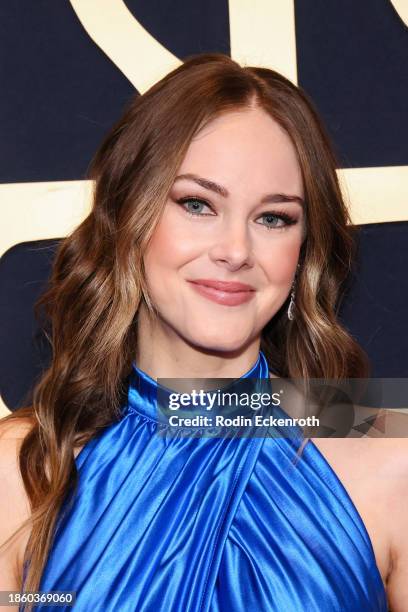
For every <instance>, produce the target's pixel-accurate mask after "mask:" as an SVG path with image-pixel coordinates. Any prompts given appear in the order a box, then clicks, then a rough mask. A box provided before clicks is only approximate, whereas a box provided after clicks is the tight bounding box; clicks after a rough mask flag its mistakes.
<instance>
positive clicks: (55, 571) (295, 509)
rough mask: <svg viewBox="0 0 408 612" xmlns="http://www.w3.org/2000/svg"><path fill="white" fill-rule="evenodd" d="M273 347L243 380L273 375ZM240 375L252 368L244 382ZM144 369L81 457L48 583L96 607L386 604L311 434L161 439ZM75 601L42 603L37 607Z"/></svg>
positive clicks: (380, 607) (178, 610) (160, 609)
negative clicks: (269, 357)
mask: <svg viewBox="0 0 408 612" xmlns="http://www.w3.org/2000/svg"><path fill="white" fill-rule="evenodd" d="M268 376H269V373H268V365H267V361H266V358H265V356H264V354H263V353H262V352H260V353H259V356H258V360H257V362H256V363H255V364H254V366H253V367H252V368H251V369H250V370H249V371H248V372H247V373H246V374H245V375H244V377H253V378H255V377H256V378H268ZM237 380H240V379H237ZM156 393H157V382H156V381H155V380H153V379H152V378H150V377H149V376H148V375H147V374H146V373H144V372H143V371H141V370H139V369H138V368H137V367H136V366H134V368H133V373H132V375H131V379H130V386H129V394H128V401H127V405H126V406H124V411H123V417H122V418H121V419H120V420H119V421H118V422H117V423H114V424H112V425H111V426H109V427H108V428H106V429H105V430H103V432H102V434H99V435H98V436H97V437H95V438H93V439H92V440H91V441H90V442H88V443H87V444H86V445H85V446H84V448H83V449H82V450H81V452H80V453H79V455H78V457H77V458H76V464H77V467H78V471H79V488H78V492H77V494H76V496H75V498H73V500H72V499H71V502H73V503H71V504H70V505H68V504H67V505H66V507H65V509H64V508H63V511H61V514H60V517H59V522H58V524H57V529H56V534H55V539H54V543H53V546H52V549H51V552H50V555H49V557H48V561H47V564H46V567H45V570H44V573H43V577H42V581H41V584H40V590H41V591H75V592H76V603H75V604H74V607H73V610H74V611H77V612H90V611H91V610H95V611H98V612H99V611H101V612H102V611H103V612H264V611H265V612H266V611H271V612H275V611H284V612H292V611H293V612H385V611H386V610H387V602H386V594H385V590H384V586H383V583H382V580H381V576H380V573H379V570H378V567H377V565H376V561H375V557H374V551H373V547H372V544H371V541H370V538H369V535H368V533H367V530H366V528H365V526H364V524H363V522H362V519H361V517H360V515H359V513H358V511H357V509H356V507H355V506H354V504H353V502H352V501H351V499H350V497H349V495H348V494H347V492H346V490H345V488H344V487H343V485H342V484H341V482H340V480H339V479H338V477H337V476H336V474H335V473H334V471H333V470H332V468H331V467H330V465H329V464H328V462H327V461H326V459H325V458H324V456H323V455H322V454H321V453H320V451H319V450H318V448H317V447H316V446H315V444H314V443H313V442H312V441H309V442H308V443H307V444H306V446H305V448H304V451H303V454H302V456H301V459H300V460H299V461H298V462H296V461H295V456H296V451H297V449H298V444H299V441H298V440H296V439H293V438H292V439H289V438H282V437H252V438H248V437H243V438H239V439H237V438H235V439H234V438H232V439H231V438H222V437H217V438H216V437H213V438H211V437H206V438H203V437H201V438H197V437H196V438H194V437H177V436H174V435H173V436H172V437H168V438H166V436H163V437H160V436H158V435H157V434H156V428H157V427H158V426H160V423H159V422H158V421H160V416H158V414H159V413H158V411H157V409H156V408H157V406H156V405H155V400H156V397H157V395H156ZM54 608H55V610H56V611H57V610H58V611H61V610H69V609H72V608H69V607H68V606H58V607H56V606H42V605H41V604H39V605H37V606H35V608H34V609H35V610H41V611H43V612H49V611H50V610H53V609H54Z"/></svg>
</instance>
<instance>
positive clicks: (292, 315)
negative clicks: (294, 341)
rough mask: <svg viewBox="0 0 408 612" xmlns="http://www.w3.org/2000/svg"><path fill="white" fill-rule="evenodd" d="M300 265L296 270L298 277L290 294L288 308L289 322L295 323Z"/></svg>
mask: <svg viewBox="0 0 408 612" xmlns="http://www.w3.org/2000/svg"><path fill="white" fill-rule="evenodd" d="M299 269H300V263H298V265H297V268H296V275H295V278H294V280H293V283H292V290H291V292H290V302H289V306H288V319H289V321H293V319H294V318H295V296H296V278H297V275H298V273H299Z"/></svg>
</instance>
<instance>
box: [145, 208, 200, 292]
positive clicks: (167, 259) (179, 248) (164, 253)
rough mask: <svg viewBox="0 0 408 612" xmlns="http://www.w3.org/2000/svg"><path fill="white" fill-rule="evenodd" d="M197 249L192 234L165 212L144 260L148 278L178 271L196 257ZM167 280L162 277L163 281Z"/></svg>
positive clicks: (173, 216) (172, 215)
mask: <svg viewBox="0 0 408 612" xmlns="http://www.w3.org/2000/svg"><path fill="white" fill-rule="evenodd" d="M197 249H198V245H197V240H196V239H195V237H194V235H193V234H192V232H191V231H190V232H186V231H185V230H184V229H183V225H182V224H181V223H180V222H177V218H175V215H174V214H171V213H168V212H166V211H165V213H164V214H163V217H162V218H161V220H160V222H159V223H158V225H157V227H156V229H155V231H154V233H153V235H152V238H151V240H150V242H149V245H148V247H147V249H146V252H145V255H144V258H143V259H144V265H145V270H146V274H147V277H148V278H154V277H155V275H156V274H158V273H160V274H163V270H164V269H165V270H167V271H171V270H174V271H176V270H177V269H178V268H179V267H181V266H182V265H184V264H185V263H186V262H188V261H189V260H191V259H193V258H194V257H195V256H196V253H197ZM165 278H166V277H165V276H161V280H162V281H165Z"/></svg>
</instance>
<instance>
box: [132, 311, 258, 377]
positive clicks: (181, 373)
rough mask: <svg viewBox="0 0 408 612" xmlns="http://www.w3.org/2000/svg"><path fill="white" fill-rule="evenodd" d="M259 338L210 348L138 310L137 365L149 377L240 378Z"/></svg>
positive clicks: (254, 354) (252, 359) (250, 363)
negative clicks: (229, 348) (227, 348)
mask: <svg viewBox="0 0 408 612" xmlns="http://www.w3.org/2000/svg"><path fill="white" fill-rule="evenodd" d="M259 348H260V338H256V339H255V340H254V341H252V342H251V343H250V344H248V345H247V346H245V347H243V348H240V349H239V350H234V351H222V350H220V349H216V350H209V349H206V348H202V347H199V346H196V345H193V344H191V343H189V342H188V341H186V340H185V339H184V338H182V337H180V336H179V335H178V334H177V333H176V332H175V331H174V329H172V328H171V327H170V326H168V325H167V324H166V323H165V322H164V321H162V320H161V319H157V320H156V321H154V322H152V321H150V319H149V317H148V315H147V312H146V308H145V306H144V305H141V307H140V309H139V314H138V331H137V352H136V359H135V362H136V365H137V367H138V368H139V369H140V370H142V371H143V372H146V374H148V375H149V376H150V377H151V378H154V379H157V378H197V377H199V378H239V377H241V376H242V375H243V374H245V373H246V372H248V370H250V368H251V367H252V366H253V365H254V363H255V362H256V360H257V358H258V354H259Z"/></svg>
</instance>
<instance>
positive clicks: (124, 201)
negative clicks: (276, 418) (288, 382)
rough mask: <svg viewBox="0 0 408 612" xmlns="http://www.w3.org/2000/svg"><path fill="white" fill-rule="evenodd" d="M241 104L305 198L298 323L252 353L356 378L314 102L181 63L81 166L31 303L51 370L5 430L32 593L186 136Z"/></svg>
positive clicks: (331, 168)
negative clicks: (11, 447)
mask: <svg viewBox="0 0 408 612" xmlns="http://www.w3.org/2000/svg"><path fill="white" fill-rule="evenodd" d="M253 105H257V106H258V107H260V108H261V109H263V110H264V111H266V112H267V113H268V114H269V115H270V116H271V117H272V118H273V119H274V120H275V121H276V122H277V123H278V124H279V125H280V126H281V127H282V128H283V129H284V130H286V132H287V134H288V135H289V137H290V138H291V140H292V142H293V144H294V147H295V149H296V152H297V156H298V160H299V164H300V167H301V171H302V176H303V183H304V191H305V200H306V238H305V240H304V242H303V244H302V248H301V253H300V264H301V267H300V272H299V274H298V276H297V287H296V311H295V312H296V316H295V319H294V320H292V321H290V320H288V318H287V315H286V309H287V303H286V304H284V305H283V307H282V308H281V309H280V310H279V312H278V313H276V315H275V316H274V317H273V318H272V320H271V321H270V322H269V323H268V325H267V326H266V327H265V329H264V330H263V333H262V339H261V349H262V350H263V351H264V353H265V355H266V357H267V359H268V362H269V365H270V368H271V369H273V370H274V371H275V372H278V373H279V375H280V376H282V377H291V378H305V379H309V378H336V379H339V378H346V377H350V378H352V377H365V376H366V375H367V373H368V371H367V364H368V361H367V358H366V356H365V354H364V352H363V351H362V349H361V348H360V347H359V346H358V344H357V343H356V341H355V340H354V339H353V338H352V337H351V336H350V335H349V333H347V331H346V330H345V329H344V328H343V327H342V325H341V324H340V323H339V321H338V319H337V309H338V304H339V295H340V294H339V291H340V289H341V288H342V287H343V282H344V281H345V279H346V278H347V276H348V274H349V271H350V268H351V265H352V261H353V257H354V237H353V231H354V230H353V227H352V226H351V223H350V219H349V215H348V211H347V208H346V206H345V203H344V201H343V199H342V195H341V191H340V188H339V183H338V179H337V175H336V166H337V162H336V159H335V156H334V154H333V150H332V147H331V145H330V142H329V138H328V136H327V134H326V132H325V129H324V127H323V125H322V123H321V120H320V119H319V117H318V114H317V113H316V110H315V109H314V107H313V104H312V103H311V101H310V100H309V98H308V96H307V95H306V94H305V92H304V91H302V89H301V88H298V87H296V86H295V85H293V84H292V83H291V82H290V81H289V80H287V79H286V78H285V77H283V76H281V75H280V74H278V73H277V72H274V71H273V70H269V69H266V68H257V67H241V66H240V65H239V64H237V63H236V62H235V61H233V60H232V59H230V58H229V57H227V56H224V55H221V54H203V55H196V56H192V57H190V58H188V59H187V60H186V61H185V62H184V64H183V65H181V66H180V67H179V68H177V69H176V70H174V71H173V72H171V73H169V74H168V75H167V76H165V77H164V78H163V79H162V80H161V81H159V82H158V83H156V84H155V85H154V86H153V87H151V89H149V90H148V91H147V92H146V93H145V94H143V95H136V96H135V97H134V99H133V100H132V101H131V103H130V105H129V106H128V108H127V109H126V111H125V112H124V114H123V116H122V118H121V119H120V120H119V121H118V122H117V123H116V125H114V127H113V128H112V129H111V131H110V132H109V134H108V135H107V137H106V139H105V140H104V142H103V143H102V145H101V147H100V149H99V150H98V152H97V153H96V156H95V158H94V160H93V162H92V165H91V169H90V178H91V179H94V180H95V188H94V199H93V207H92V211H91V212H90V214H89V216H88V217H87V218H86V219H85V220H84V221H83V222H82V223H81V224H80V225H79V227H77V228H76V229H75V231H73V232H72V233H71V234H70V235H69V236H68V237H66V238H65V239H64V240H62V241H61V243H60V245H59V248H58V251H57V254H56V257H55V261H54V264H53V269H52V274H51V278H50V282H49V288H48V289H47V291H46V293H45V294H44V295H43V296H42V297H41V299H40V301H39V303H38V306H39V307H41V309H42V310H43V312H44V313H45V315H46V317H47V320H48V322H49V327H50V330H51V332H50V334H49V338H50V342H51V344H52V352H53V353H52V361H51V365H50V366H49V368H48V369H47V370H46V371H45V372H44V374H43V376H42V378H41V379H40V381H39V382H38V384H37V385H36V387H35V389H34V393H33V401H32V405H30V406H27V407H24V408H20V409H18V410H17V411H16V412H15V413H13V414H11V415H9V416H7V417H6V419H5V420H7V419H8V420H11V419H19V418H22V417H25V418H27V417H29V418H30V419H31V420H32V428H31V430H30V431H29V432H28V433H27V435H26V436H25V438H24V441H23V443H22V445H21V450H20V453H19V465H20V470H21V474H22V478H23V482H24V487H25V489H26V491H27V494H28V497H29V500H30V505H31V517H30V519H29V520H28V522H27V524H29V525H30V534H31V535H30V539H29V541H28V545H27V548H26V551H25V565H27V573H26V576H25V581H24V588H25V589H26V590H31V591H35V590H37V589H38V586H39V583H40V579H41V575H42V573H43V571H44V566H45V563H46V560H47V556H48V554H49V551H50V547H51V545H52V538H53V533H54V529H55V525H56V520H57V518H58V514H59V511H60V510H61V505H62V503H63V501H64V499H65V498H66V496H67V495H68V494H69V493H72V492H73V491H74V490H75V487H76V485H77V478H78V474H77V469H76V465H75V461H74V454H73V451H74V447H76V446H79V445H82V444H85V443H86V442H87V441H89V440H90V439H91V438H92V437H93V436H95V435H96V434H97V433H98V432H100V430H102V429H103V428H105V427H107V426H109V425H110V424H111V423H112V422H114V421H115V420H117V419H118V418H120V409H119V407H120V405H121V401H122V398H123V396H124V394H126V380H127V377H128V374H129V373H130V371H131V364H132V361H133V360H134V356H135V351H136V341H137V321H138V319H137V315H138V309H139V305H140V303H141V301H142V300H144V301H145V303H146V305H147V306H148V309H149V312H151V313H152V314H154V305H153V304H152V303H151V300H150V298H149V295H148V291H147V284H146V279H145V275H144V269H143V254H144V252H145V249H146V245H147V243H148V241H149V239H150V237H151V235H152V233H153V231H154V229H155V226H156V224H157V222H158V220H159V218H160V215H161V213H162V211H163V208H164V206H165V203H166V199H167V197H168V193H169V191H170V189H171V187H172V184H173V182H174V179H175V177H176V174H177V171H178V168H179V167H180V165H181V162H182V160H183V158H184V156H185V154H186V152H187V148H188V146H189V144H190V142H191V139H192V138H193V136H194V135H195V134H196V133H197V131H198V130H199V129H201V127H203V126H204V125H206V123H207V122H208V121H209V120H211V119H212V118H214V117H215V116H217V115H220V114H221V113H224V112H228V111H230V110H237V109H245V108H248V107H251V106H253ZM25 525H26V524H24V525H23V526H22V527H21V528H20V529H23V528H24V526H25ZM19 531H20V530H19ZM16 533H18V532H16ZM12 537H14V535H13V536H12ZM22 578H23V576H22V568H21V580H22Z"/></svg>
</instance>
